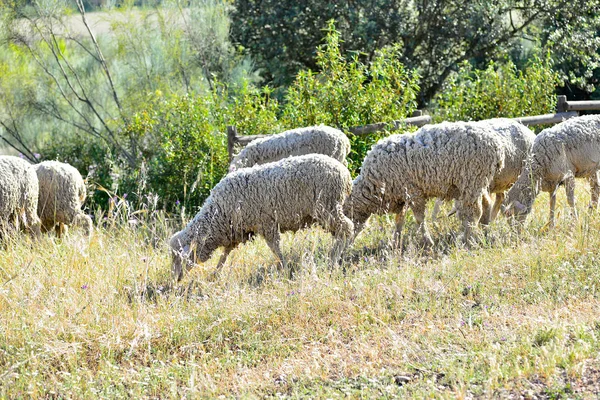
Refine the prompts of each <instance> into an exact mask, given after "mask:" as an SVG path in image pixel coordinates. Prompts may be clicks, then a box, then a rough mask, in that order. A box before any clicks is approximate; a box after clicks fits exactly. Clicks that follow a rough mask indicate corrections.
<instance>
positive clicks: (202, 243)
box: [169, 115, 600, 279]
mask: <svg viewBox="0 0 600 400" xmlns="http://www.w3.org/2000/svg"><path fill="white" fill-rule="evenodd" d="M349 152H350V142H349V140H348V138H347V137H346V135H345V134H344V133H343V132H341V131H339V130H337V129H334V128H330V127H326V126H315V127H309V128H300V129H294V130H291V131H286V132H283V133H280V134H277V135H273V136H270V137H268V138H263V139H259V140H256V141H254V142H252V143H250V144H249V145H248V146H247V147H246V148H245V149H244V150H242V151H241V152H240V154H239V155H238V156H237V157H235V159H234V160H233V161H232V163H231V167H230V173H229V174H228V175H227V176H226V177H224V178H223V179H222V180H221V182H219V183H218V184H217V185H216V186H215V187H214V189H213V190H212V192H211V195H210V196H209V197H208V199H207V200H206V202H205V203H204V205H203V207H202V209H201V210H200V212H199V213H198V214H197V215H196V216H195V218H194V219H193V220H192V221H190V222H189V224H188V225H187V226H186V227H185V228H184V229H183V230H181V231H179V232H177V233H176V234H175V235H173V237H172V238H171V240H170V242H169V246H170V249H171V253H172V256H173V265H172V269H173V274H174V276H175V278H177V279H181V277H182V275H183V272H184V269H188V268H190V267H192V266H193V265H194V263H196V262H204V261H206V260H208V259H209V258H210V256H211V254H212V253H213V252H214V251H215V250H216V249H217V248H219V247H223V248H224V252H223V255H222V256H221V258H220V260H219V262H218V264H217V271H218V270H219V269H220V268H221V267H222V266H223V264H224V262H225V260H226V258H227V256H228V254H229V253H230V252H231V250H233V249H234V248H235V247H236V246H237V245H238V244H240V243H243V242H245V241H247V240H249V239H250V238H252V237H253V236H254V235H261V236H263V237H264V238H265V240H266V242H267V244H268V246H269V248H270V249H271V250H272V251H273V252H274V253H275V254H276V255H277V257H278V258H279V260H280V266H282V267H284V266H285V259H284V257H283V255H282V253H281V249H280V234H281V232H284V231H297V230H299V229H301V228H303V227H305V226H307V225H310V224H312V223H317V224H319V225H320V226H322V227H323V228H324V229H325V230H327V231H329V232H331V234H332V235H333V236H334V238H335V242H334V246H333V249H332V251H331V261H332V262H333V263H335V262H337V261H338V260H339V257H340V255H341V254H342V253H343V251H344V250H345V248H346V247H347V246H348V245H349V244H350V243H351V242H352V240H353V239H354V238H355V237H356V235H358V234H359V233H360V231H361V230H362V228H363V226H364V224H365V222H366V221H367V219H368V218H369V217H370V216H371V215H372V214H382V213H394V214H396V229H395V233H394V237H393V243H394V244H395V245H398V244H399V243H400V241H401V234H402V228H403V225H404V219H405V213H406V210H407V208H410V209H411V210H412V212H413V214H414V218H415V221H416V223H417V225H418V229H419V231H420V233H421V234H422V235H423V240H424V245H426V246H427V245H431V244H432V243H433V241H432V239H431V236H430V234H429V232H428V230H427V225H426V223H425V208H426V204H427V201H428V200H429V199H430V198H437V199H438V201H441V200H454V201H455V207H454V211H453V212H456V213H457V214H458V217H459V218H460V219H461V221H462V225H463V229H464V241H465V243H466V244H467V245H468V244H469V240H470V236H471V234H472V229H473V228H474V227H475V226H476V225H477V224H488V223H489V222H490V221H491V220H493V219H494V218H495V217H496V216H497V214H498V213H499V211H500V210H501V208H502V209H503V210H504V213H505V214H506V215H507V216H515V217H516V218H517V219H519V220H521V221H522V220H524V219H525V217H526V216H527V215H528V214H529V213H530V212H531V207H532V205H533V202H534V200H535V198H536V196H537V195H538V194H539V192H540V191H546V192H550V224H551V225H553V224H554V208H555V202H556V191H557V188H558V187H559V186H560V185H564V186H565V189H566V192H567V200H568V203H569V205H570V206H571V207H572V208H573V213H574V216H575V217H577V214H576V212H575V208H574V207H575V201H574V187H575V178H578V177H585V178H588V179H589V181H590V184H591V187H592V190H591V192H592V200H591V204H590V206H593V207H595V206H597V202H598V196H599V195H600V182H599V180H598V170H599V169H600V115H590V116H582V117H577V118H573V119H569V120H566V121H563V122H562V123H560V124H558V125H555V126H554V127H552V128H548V129H545V130H543V131H542V132H541V133H540V134H538V135H537V136H536V135H535V134H534V133H533V132H532V131H531V130H529V129H528V128H527V127H525V126H524V125H522V124H520V123H518V122H515V121H513V120H511V119H505V118H499V119H492V120H487V121H478V122H453V123H449V122H444V123H441V124H436V125H426V126H424V127H422V128H420V129H419V130H418V131H416V132H415V133H410V134H401V135H391V136H389V137H386V138H384V139H381V140H380V141H379V142H378V143H376V144H375V145H374V146H373V147H372V148H371V150H370V151H369V152H368V153H367V155H366V157H365V159H364V161H363V164H362V166H361V172H360V175H359V176H358V177H357V178H356V179H355V180H354V181H353V182H352V181H351V177H350V173H349V172H348V169H347V168H346V164H345V159H346V156H347V155H348V153H349ZM507 191H508V192H507ZM491 194H495V195H496V199H495V201H494V202H493V203H492V200H491V198H490V195H491ZM436 208H437V205H436Z"/></svg>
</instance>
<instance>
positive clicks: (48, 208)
mask: <svg viewBox="0 0 600 400" xmlns="http://www.w3.org/2000/svg"><path fill="white" fill-rule="evenodd" d="M85 197H86V189H85V183H84V181H83V178H82V177H81V174H80V173H79V171H77V169H75V168H74V167H72V166H71V165H68V164H64V163H61V162H58V161H44V162H41V163H39V164H36V165H31V164H30V163H29V162H27V161H25V160H23V159H21V158H19V157H13V156H0V238H1V237H2V236H4V235H6V234H7V233H8V232H10V231H15V230H20V229H25V230H28V231H29V232H30V233H31V234H32V235H33V236H34V237H38V236H39V235H40V233H41V232H42V231H44V232H47V231H50V230H52V229H56V234H57V235H58V236H59V237H60V236H61V235H62V234H63V233H64V232H65V229H66V228H67V227H68V226H69V225H75V226H79V227H81V228H82V229H83V230H84V232H85V233H86V235H87V236H89V235H90V234H91V232H92V220H91V219H90V217H89V216H87V215H86V214H85V213H84V212H83V211H82V210H81V206H82V205H83V202H84V201H85Z"/></svg>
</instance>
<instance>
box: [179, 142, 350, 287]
mask: <svg viewBox="0 0 600 400" xmlns="http://www.w3.org/2000/svg"><path fill="white" fill-rule="evenodd" d="M351 190H352V178H351V177H350V173H349V172H348V169H347V168H346V167H345V166H344V165H342V164H341V163H340V162H339V161H337V160H334V159H333V158H330V157H327V156H324V155H321V154H310V155H304V156H299V157H288V158H285V159H283V160H280V161H277V162H274V163H268V164H263V165H258V166H255V167H252V168H242V169H239V170H237V171H235V172H233V173H230V174H229V175H227V176H226V177H225V178H223V179H222V180H221V182H219V183H218V184H217V185H216V186H215V187H214V188H213V189H212V191H211V194H210V196H209V197H208V198H207V199H206V201H205V203H204V205H203V206H202V209H201V210H200V211H199V212H198V214H196V216H195V217H194V219H193V220H192V221H191V222H190V223H188V225H187V226H186V227H185V228H184V229H183V230H182V231H180V232H177V233H176V234H175V235H173V236H172V237H171V239H170V241H169V245H170V248H171V251H172V255H173V265H172V267H173V274H174V276H175V277H176V279H177V280H179V279H181V277H182V275H183V264H184V263H185V264H186V265H187V266H188V267H189V266H190V264H191V263H195V262H197V261H198V260H199V261H200V262H204V261H206V260H208V259H209V258H210V256H211V254H212V253H213V252H214V251H215V250H216V249H217V248H219V247H224V252H223V255H222V256H221V258H220V260H219V262H218V264H217V271H218V270H219V269H220V268H221V267H222V266H223V264H224V263H225V260H226V259H227V256H228V254H229V253H230V252H231V251H232V250H233V249H234V248H235V247H236V246H237V245H238V244H240V243H243V242H245V241H247V240H248V239H250V238H251V237H252V236H254V235H261V236H263V237H264V238H265V239H266V241H267V244H268V245H269V248H270V249H271V250H272V251H273V252H274V253H275V254H276V255H277V257H279V260H280V261H281V264H280V266H282V267H285V259H284V257H283V254H282V253H281V250H280V247H279V242H280V232H283V231H293V232H295V231H297V230H299V229H301V228H303V227H305V226H307V225H310V224H312V223H318V224H319V225H321V226H322V227H323V228H325V229H326V230H328V231H329V232H331V233H332V234H333V235H334V237H335V239H336V242H335V244H334V246H333V249H332V253H331V257H332V261H337V259H338V257H339V256H340V255H341V253H342V252H343V250H344V248H345V246H346V241H347V239H349V238H350V237H351V236H352V232H353V224H352V221H350V219H348V218H347V217H346V216H345V215H344V213H343V204H344V201H345V200H346V198H347V196H348V195H349V194H350V191H351ZM188 260H189V261H188ZM186 261H188V262H186Z"/></svg>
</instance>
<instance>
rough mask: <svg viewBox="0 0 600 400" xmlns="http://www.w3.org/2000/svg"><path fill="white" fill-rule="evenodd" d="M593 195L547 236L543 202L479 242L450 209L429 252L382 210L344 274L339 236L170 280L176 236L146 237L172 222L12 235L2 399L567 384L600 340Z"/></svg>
mask: <svg viewBox="0 0 600 400" xmlns="http://www.w3.org/2000/svg"><path fill="white" fill-rule="evenodd" d="M588 199H589V193H587V191H586V189H584V188H580V189H579V192H578V202H579V205H578V207H579V212H580V219H579V221H578V222H575V221H573V220H572V218H571V216H570V213H569V212H568V210H567V208H566V201H565V199H564V193H563V192H561V193H560V196H559V210H560V215H559V217H558V219H557V227H556V228H555V229H554V230H548V229H547V228H546V227H545V223H546V222H547V219H548V215H547V195H544V196H540V199H538V201H537V202H536V205H535V208H534V210H535V212H534V215H532V216H531V217H530V219H529V223H528V225H527V226H526V227H525V228H524V229H522V230H520V231H519V229H517V228H513V227H511V226H510V225H509V224H508V223H507V221H506V220H505V219H503V218H500V219H499V220H498V221H497V222H494V223H493V224H492V225H491V226H490V228H489V229H488V231H487V232H485V233H481V234H480V241H481V244H480V245H479V246H475V247H473V248H471V249H470V250H467V249H465V248H463V247H462V246H461V245H460V237H457V236H456V235H453V234H452V233H453V232H454V231H455V230H456V229H458V226H459V224H458V222H457V221H456V220H455V219H454V218H440V219H439V220H438V221H437V228H434V227H432V233H433V236H434V239H437V240H438V244H437V245H436V249H435V251H434V252H433V253H427V252H423V251H422V250H421V249H419V248H418V246H416V243H418V239H419V238H418V236H417V235H416V234H415V233H414V223H413V222H412V221H410V220H409V221H408V223H407V233H406V238H405V246H404V249H403V252H402V253H400V252H399V251H392V250H390V247H389V237H390V235H391V232H392V223H391V220H390V219H389V218H387V217H381V218H374V219H372V220H371V221H370V224H369V227H368V228H367V230H366V231H365V232H363V234H361V236H359V238H358V239H357V241H356V242H355V244H354V245H353V247H352V248H351V249H350V251H349V253H348V254H347V256H346V260H345V267H346V273H345V274H344V273H343V271H342V269H341V268H340V269H336V270H330V269H329V267H328V262H327V258H326V254H327V252H328V250H329V247H330V245H331V243H332V241H331V237H330V236H329V235H328V234H326V233H324V232H323V231H322V230H320V229H318V228H312V229H308V230H304V231H302V232H299V233H297V234H295V235H291V234H286V235H284V241H283V242H284V243H283V252H284V254H285V255H286V257H288V259H289V261H290V265H291V266H292V267H294V268H295V271H294V274H293V275H292V278H291V279H289V278H288V276H287V275H286V274H280V273H278V272H277V271H276V259H275V256H274V255H273V254H272V253H271V252H270V250H269V249H268V247H267V246H266V244H265V242H264V241H263V240H261V239H259V240H255V241H254V242H252V243H248V244H246V245H244V246H241V247H240V248H239V249H237V250H235V251H234V252H233V253H232V254H231V255H230V258H229V260H228V261H227V263H226V265H225V267H224V269H223V271H222V273H221V274H220V275H219V276H218V277H217V278H216V279H213V280H211V279H210V276H211V273H212V272H213V269H214V266H215V265H216V261H217V259H218V257H219V255H220V254H215V255H214V257H213V258H212V259H211V260H209V261H208V262H206V263H205V264H203V265H200V266H198V267H197V268H195V269H193V270H192V271H190V273H189V274H188V275H187V276H186V278H185V279H184V281H183V282H182V283H181V285H179V286H175V287H174V286H173V285H172V283H171V282H170V270H169V256H168V253H167V250H166V247H165V239H166V235H165V234H164V233H159V234H158V237H155V236H156V235H154V234H153V233H152V232H164V231H165V228H164V226H163V227H162V228H161V229H156V227H155V228H152V229H150V228H149V227H148V226H146V225H144V224H141V225H136V226H135V227H134V228H131V227H120V226H121V225H119V224H117V225H116V227H110V228H108V229H104V228H99V229H98V230H97V232H96V233H95V235H94V236H93V237H92V239H91V241H90V242H89V243H88V242H87V240H86V239H84V238H82V237H81V236H80V235H79V234H78V233H77V232H73V233H72V234H71V235H70V236H68V237H67V238H66V239H64V240H62V241H61V240H59V239H57V238H55V237H52V236H46V237H44V238H42V240H41V241H39V242H32V241H31V240H30V239H29V238H27V237H25V236H19V237H16V238H12V239H9V240H8V241H7V242H6V243H5V245H4V248H3V249H2V250H0V330H1V331H0V397H6V398H16V397H24V396H26V397H51V396H57V397H71V398H97V397H105V398H115V397H128V398H139V397H159V398H181V397H190V398H195V397H216V396H219V395H225V396H231V397H264V396H291V397H307V396H308V397H313V398H315V397H341V396H346V395H348V396H351V397H361V396H363V397H374V396H375V397H385V396H412V397H415V398H422V397H430V396H434V397H468V396H471V395H483V396H486V397H496V396H506V397H508V396H510V395H511V393H512V394H523V393H525V394H527V393H534V394H535V393H538V394H539V393H541V394H546V395H551V394H552V395H560V394H561V393H563V394H564V393H566V394H567V395H568V393H571V392H570V391H572V390H575V389H572V388H576V387H577V384H578V382H580V381H581V379H582V377H585V376H586V374H588V373H589V371H590V368H589V366H590V365H598V360H597V354H598V351H599V350H600V346H599V341H598V335H600V316H599V311H600V301H599V289H600V269H599V268H598V264H599V263H598V260H597V259H598V257H600V256H598V251H597V250H598V248H599V247H600V236H599V235H598V234H597V232H598V229H599V228H600V215H598V213H596V212H594V213H588V212H587V209H586V206H587V201H588ZM447 209H449V207H448V208H447ZM409 218H410V217H409ZM161 223H164V221H162V222H161ZM109 225H110V224H109ZM398 375H402V376H406V377H409V378H410V380H409V381H408V383H406V384H398V383H402V382H401V380H399V379H396V378H395V377H397V376H398ZM397 382H398V383H397ZM590 393H591V392H589V393H588V394H590Z"/></svg>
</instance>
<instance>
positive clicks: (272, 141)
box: [229, 125, 350, 172]
mask: <svg viewBox="0 0 600 400" xmlns="http://www.w3.org/2000/svg"><path fill="white" fill-rule="evenodd" d="M313 153H314V154H325V155H326V156H329V157H332V158H334V159H336V160H338V161H339V162H341V163H343V164H344V165H347V164H346V156H347V155H348V153H350V140H348V137H347V136H346V135H345V134H344V132H342V131H340V130H339V129H335V128H332V127H329V126H325V125H319V126H311V127H307V128H297V129H292V130H289V131H285V132H282V133H279V134H276V135H270V136H268V137H265V138H261V139H257V140H254V141H253V142H251V143H250V144H248V146H246V147H245V148H244V149H243V150H242V151H241V152H240V153H239V154H238V155H237V156H236V157H234V159H233V161H232V162H231V165H230V167H229V172H233V171H235V170H237V169H240V168H245V167H252V166H254V165H256V164H265V163H269V162H274V161H278V160H281V159H282V158H286V157H289V156H300V155H304V154H313Z"/></svg>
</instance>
